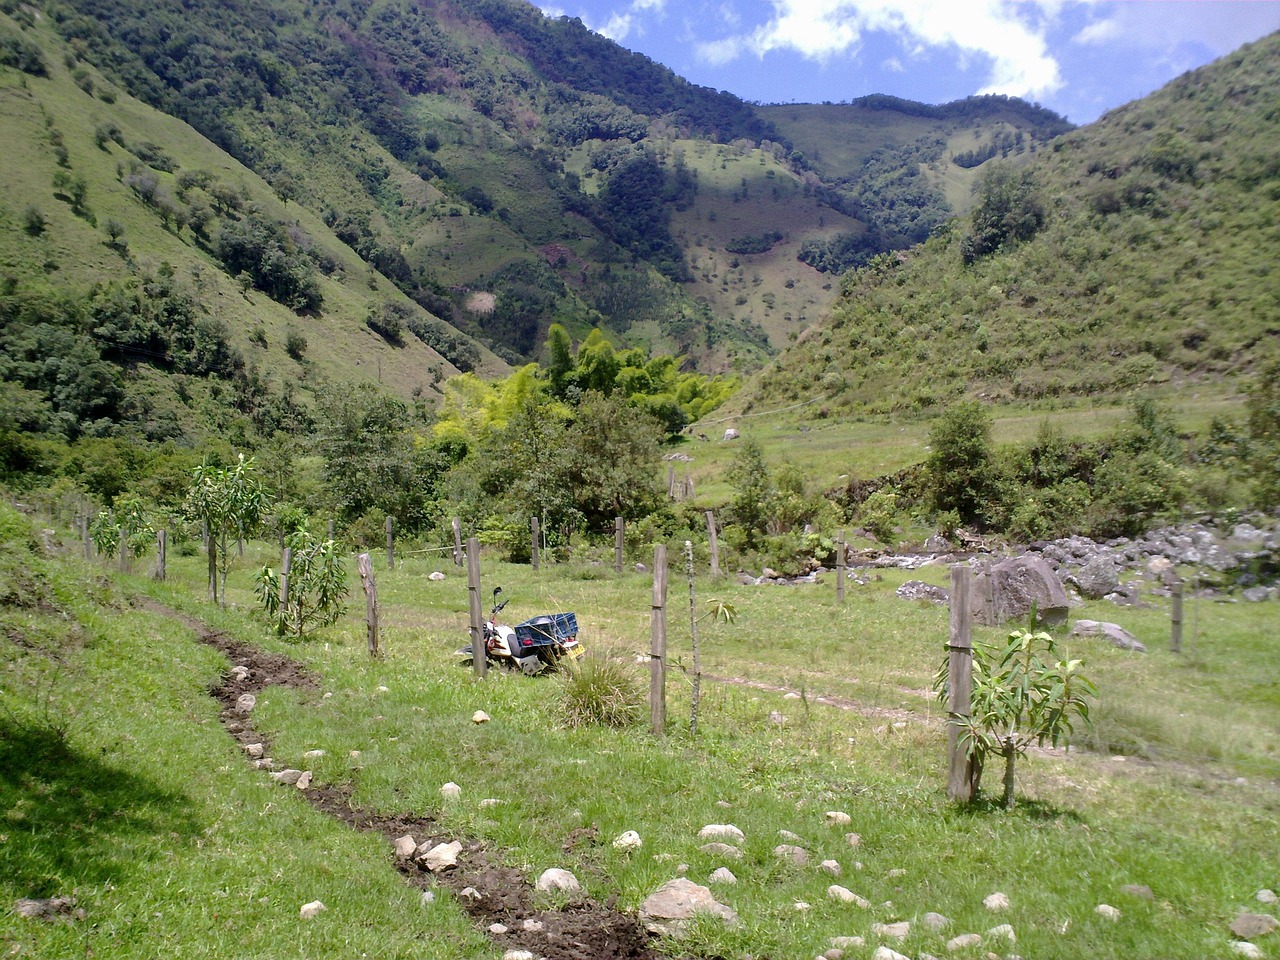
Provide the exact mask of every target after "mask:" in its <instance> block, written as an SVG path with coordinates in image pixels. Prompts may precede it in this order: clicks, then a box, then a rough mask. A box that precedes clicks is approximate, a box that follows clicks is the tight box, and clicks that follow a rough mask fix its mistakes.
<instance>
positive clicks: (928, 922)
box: [921, 913, 951, 933]
mask: <svg viewBox="0 0 1280 960" xmlns="http://www.w3.org/2000/svg"><path fill="white" fill-rule="evenodd" d="M921 921H922V922H923V923H924V925H925V926H926V927H928V928H929V929H930V930H932V931H934V932H935V933H937V932H938V931H939V930H945V929H946V928H947V927H949V926H951V918H950V917H944V916H943V915H942V914H940V913H926V914H925V915H924V917H922V918H921Z"/></svg>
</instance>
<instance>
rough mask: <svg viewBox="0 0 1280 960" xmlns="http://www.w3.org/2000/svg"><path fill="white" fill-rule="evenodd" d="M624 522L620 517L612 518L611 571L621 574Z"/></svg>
mask: <svg viewBox="0 0 1280 960" xmlns="http://www.w3.org/2000/svg"><path fill="white" fill-rule="evenodd" d="M626 529H627V527H626V521H625V520H623V519H622V518H621V517H614V518H613V571H614V573H621V572H622V546H623V544H624V543H625V539H624V538H625V533H626Z"/></svg>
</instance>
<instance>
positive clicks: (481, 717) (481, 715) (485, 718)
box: [471, 710, 489, 723]
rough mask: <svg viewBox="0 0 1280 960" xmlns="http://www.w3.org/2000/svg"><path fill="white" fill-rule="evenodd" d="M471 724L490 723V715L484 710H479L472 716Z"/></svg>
mask: <svg viewBox="0 0 1280 960" xmlns="http://www.w3.org/2000/svg"><path fill="white" fill-rule="evenodd" d="M471 722H472V723H488V722H489V715H488V714H487V713H485V712H484V711H483V710H477V711H476V712H475V713H473V714H472V715H471Z"/></svg>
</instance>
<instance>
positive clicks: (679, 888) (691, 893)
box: [640, 877, 738, 937]
mask: <svg viewBox="0 0 1280 960" xmlns="http://www.w3.org/2000/svg"><path fill="white" fill-rule="evenodd" d="M699 913H705V914H710V915H711V916H714V917H718V918H720V919H721V920H722V921H724V922H725V923H726V924H728V925H729V926H733V925H735V924H736V923H737V922H738V914H737V912H736V911H734V910H733V909H732V908H731V907H727V906H725V905H724V904H723V903H720V902H718V901H717V900H716V898H715V897H713V896H712V895H711V891H710V890H708V889H707V888H706V887H703V886H699V885H698V884H696V883H694V882H693V881H692V880H688V879H686V878H684V877H680V878H678V879H675V880H669V881H668V882H666V883H664V884H663V885H662V886H661V887H659V888H658V889H657V890H655V891H654V892H653V893H652V894H650V895H649V896H648V897H647V898H646V899H645V901H644V903H642V904H640V922H641V924H643V925H644V928H645V929H646V930H648V931H649V932H651V933H657V934H661V935H666V936H673V937H678V936H680V935H681V934H682V933H683V932H684V930H685V928H686V927H687V926H688V922H689V920H691V919H692V918H693V916H694V915H695V914H699Z"/></svg>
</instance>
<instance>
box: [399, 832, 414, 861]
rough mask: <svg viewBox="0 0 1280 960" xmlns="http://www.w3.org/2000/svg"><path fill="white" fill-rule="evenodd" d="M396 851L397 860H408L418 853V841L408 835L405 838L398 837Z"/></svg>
mask: <svg viewBox="0 0 1280 960" xmlns="http://www.w3.org/2000/svg"><path fill="white" fill-rule="evenodd" d="M395 850H396V859H397V860H408V859H409V858H410V857H412V856H413V855H414V854H415V853H417V852H418V841H416V840H414V839H413V837H411V836H408V835H407V834H406V835H405V836H403V837H396V844H395Z"/></svg>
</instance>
